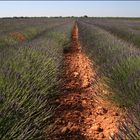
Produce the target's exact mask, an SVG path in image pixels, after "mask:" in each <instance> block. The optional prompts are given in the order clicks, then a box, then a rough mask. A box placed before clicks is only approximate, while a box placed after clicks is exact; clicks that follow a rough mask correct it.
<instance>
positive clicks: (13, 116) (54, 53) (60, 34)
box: [0, 17, 140, 140]
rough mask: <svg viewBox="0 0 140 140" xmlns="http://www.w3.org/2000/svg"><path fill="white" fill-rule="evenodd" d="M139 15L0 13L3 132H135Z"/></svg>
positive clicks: (17, 135)
mask: <svg viewBox="0 0 140 140" xmlns="http://www.w3.org/2000/svg"><path fill="white" fill-rule="evenodd" d="M139 112H140V19H136V18H45V17H44V18H43V17H42V18H7V19H6V18H4V19H0V139H1V140H109V139H111V140H138V139H140V113H139Z"/></svg>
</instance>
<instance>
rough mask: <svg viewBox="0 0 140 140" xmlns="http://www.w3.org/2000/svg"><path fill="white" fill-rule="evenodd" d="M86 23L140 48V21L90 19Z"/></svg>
mask: <svg viewBox="0 0 140 140" xmlns="http://www.w3.org/2000/svg"><path fill="white" fill-rule="evenodd" d="M86 22H88V23H91V24H94V25H96V26H98V27H101V28H103V29H105V30H107V31H109V32H110V33H112V34H113V35H116V36H118V37H120V38H121V39H124V40H126V41H128V42H130V43H132V44H134V45H136V47H140V19H139V18H138V19H131V18H130V19H129V18H127V19H124V18H123V19H117V18H89V19H88V20H86Z"/></svg>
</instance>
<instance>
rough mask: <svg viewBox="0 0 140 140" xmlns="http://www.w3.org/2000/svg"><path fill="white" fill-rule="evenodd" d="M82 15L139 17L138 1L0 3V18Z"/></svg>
mask: <svg viewBox="0 0 140 140" xmlns="http://www.w3.org/2000/svg"><path fill="white" fill-rule="evenodd" d="M82 15H88V16H121V17H140V1H0V17H7V16H8V17H11V16H82Z"/></svg>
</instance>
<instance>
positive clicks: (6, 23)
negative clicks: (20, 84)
mask: <svg viewBox="0 0 140 140" xmlns="http://www.w3.org/2000/svg"><path fill="white" fill-rule="evenodd" d="M65 22H67V19H65V18H64V19H60V18H50V19H49V18H29V19H20V18H19V19H0V34H1V37H0V49H1V50H2V49H3V47H5V46H11V45H15V44H18V43H21V42H24V41H28V40H31V39H33V38H34V37H37V36H40V34H43V33H44V32H45V31H46V30H48V28H51V27H53V26H54V25H58V23H59V24H60V23H62V24H63V23H65Z"/></svg>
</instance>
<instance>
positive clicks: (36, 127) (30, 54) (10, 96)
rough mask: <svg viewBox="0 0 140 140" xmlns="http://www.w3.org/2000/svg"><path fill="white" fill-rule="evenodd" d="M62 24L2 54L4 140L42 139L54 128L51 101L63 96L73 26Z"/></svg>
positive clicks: (0, 129) (0, 98)
mask: <svg viewBox="0 0 140 140" xmlns="http://www.w3.org/2000/svg"><path fill="white" fill-rule="evenodd" d="M57 22H58V21H57ZM61 23H62V21H60V22H58V23H57V24H58V25H57V26H53V27H52V28H51V29H49V30H48V32H45V33H44V34H43V35H41V36H38V37H37V38H35V39H34V40H31V41H29V42H25V43H24V44H20V45H16V46H13V47H11V48H9V50H8V51H9V52H8V53H7V51H3V53H5V54H2V53H1V54H0V55H2V57H3V61H1V64H0V65H1V66H0V139H1V140H12V139H14V140H16V139H17V140H29V139H30V140H31V139H32V140H35V139H37V140H39V139H41V140H42V139H45V138H46V137H47V136H48V135H49V133H50V132H51V130H52V129H53V124H50V117H51V116H52V114H53V112H54V110H55V108H56V106H55V105H53V104H52V103H51V102H52V101H53V100H54V99H55V98H56V97H57V95H58V94H60V93H59V84H60V83H61V78H60V77H59V73H60V72H61V70H62V68H61V64H62V53H63V48H64V47H65V46H66V44H68V42H69V41H70V34H71V29H72V26H73V21H72V20H69V21H67V23H65V24H63V25H62V24H61Z"/></svg>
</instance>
